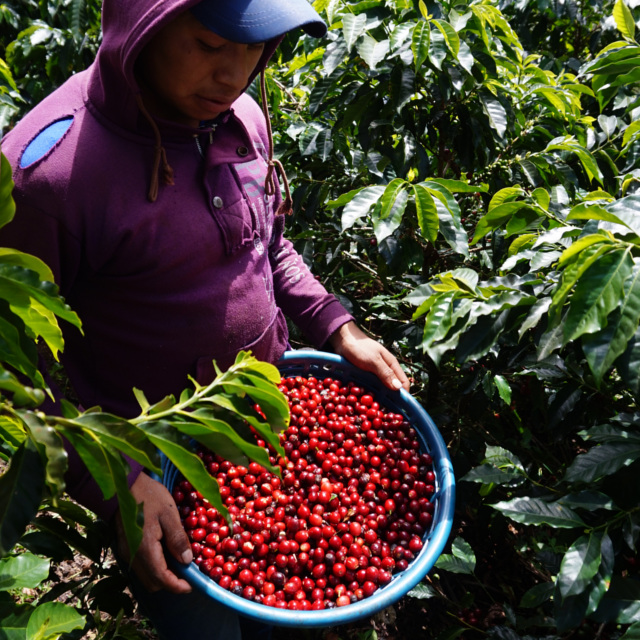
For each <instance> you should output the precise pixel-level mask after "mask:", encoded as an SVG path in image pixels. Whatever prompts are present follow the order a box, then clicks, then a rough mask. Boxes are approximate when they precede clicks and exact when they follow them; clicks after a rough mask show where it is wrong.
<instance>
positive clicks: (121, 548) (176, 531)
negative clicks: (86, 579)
mask: <svg viewBox="0 0 640 640" xmlns="http://www.w3.org/2000/svg"><path fill="white" fill-rule="evenodd" d="M131 494H132V495H133V497H134V498H135V499H136V502H137V503H138V504H140V503H143V513H144V525H143V527H142V542H141V544H140V547H139V548H138V551H137V552H136V555H135V556H134V558H133V562H132V563H131V568H132V569H133V571H134V572H135V574H136V576H137V577H138V579H139V580H140V582H142V584H143V586H144V587H145V588H146V589H147V591H150V592H154V591H160V590H161V589H164V590H166V591H170V592H172V593H189V592H190V591H191V585H190V584H189V583H188V582H187V581H186V580H182V579H181V578H178V576H177V575H176V574H175V573H173V572H172V571H171V570H170V569H169V568H168V567H167V561H166V559H165V557H164V549H163V545H162V543H163V542H164V545H165V546H166V548H167V550H168V551H169V553H170V554H171V555H172V556H173V557H174V558H175V559H176V560H178V562H182V563H184V564H189V563H190V562H191V561H192V560H193V552H192V551H191V544H190V543H189V538H188V537H187V534H186V532H185V530H184V528H183V526H182V523H181V522H180V515H179V514H178V508H177V507H176V504H175V502H174V500H173V497H172V496H171V494H170V493H169V491H168V490H167V489H166V488H165V487H164V486H163V485H162V484H161V483H160V482H158V481H156V480H153V479H152V478H150V477H149V476H148V475H147V474H146V473H141V474H140V475H139V476H138V477H137V478H136V480H135V482H134V483H133V484H132V485H131ZM116 536H117V546H118V552H119V553H120V555H121V556H122V557H123V558H124V559H125V560H127V561H129V560H130V559H131V552H130V551H129V546H128V544H127V540H126V537H125V535H124V529H123V526H122V517H121V515H120V512H118V513H117V515H116Z"/></svg>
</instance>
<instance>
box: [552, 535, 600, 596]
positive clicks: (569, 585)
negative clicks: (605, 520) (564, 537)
mask: <svg viewBox="0 0 640 640" xmlns="http://www.w3.org/2000/svg"><path fill="white" fill-rule="evenodd" d="M601 542H602V533H601V532H593V533H591V534H589V535H584V536H580V538H578V539H577V540H576V541H575V542H574V543H573V544H572V545H571V546H570V547H569V549H568V550H567V552H566V553H565V554H564V557H563V558H562V563H561V565H560V573H559V574H558V579H557V584H558V587H559V589H560V593H561V595H562V597H563V598H566V597H568V596H575V595H578V594H580V593H582V592H583V591H584V590H585V589H586V588H587V586H588V585H589V583H590V582H591V580H592V578H593V577H594V576H595V575H596V573H597V572H598V568H599V567H600V545H601Z"/></svg>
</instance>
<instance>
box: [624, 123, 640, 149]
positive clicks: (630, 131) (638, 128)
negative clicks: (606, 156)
mask: <svg viewBox="0 0 640 640" xmlns="http://www.w3.org/2000/svg"><path fill="white" fill-rule="evenodd" d="M638 132H640V120H635V121H634V122H632V123H631V124H630V125H629V126H628V127H627V128H626V129H625V130H624V135H623V136H622V146H623V147H626V146H627V145H628V144H629V142H630V141H631V139H632V138H634V139H635V136H636V134H637V133H638Z"/></svg>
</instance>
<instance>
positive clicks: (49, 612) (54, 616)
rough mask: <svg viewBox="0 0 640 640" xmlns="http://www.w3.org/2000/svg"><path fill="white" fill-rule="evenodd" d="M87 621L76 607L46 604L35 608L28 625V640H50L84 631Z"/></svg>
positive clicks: (54, 603) (58, 603)
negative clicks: (72, 632)
mask: <svg viewBox="0 0 640 640" xmlns="http://www.w3.org/2000/svg"><path fill="white" fill-rule="evenodd" d="M85 624H86V620H85V619H84V618H83V617H82V616H81V615H80V614H79V613H78V612H77V611H76V610H75V608H74V607H71V606H69V605H66V604H63V603H62V602H45V603H44V604H40V605H38V606H37V607H36V608H35V611H34V612H33V613H32V614H31V617H30V618H29V623H28V624H27V640H50V639H54V638H56V639H57V638H59V637H60V636H61V635H62V634H63V633H71V631H73V630H74V629H82V628H84V626H85Z"/></svg>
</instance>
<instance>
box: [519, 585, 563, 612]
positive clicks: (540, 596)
mask: <svg viewBox="0 0 640 640" xmlns="http://www.w3.org/2000/svg"><path fill="white" fill-rule="evenodd" d="M554 589H555V585H554V584H553V582H541V583H540V584H536V585H535V586H533V587H531V589H529V590H528V591H527V592H526V593H525V594H524V595H523V596H522V599H521V600H520V606H521V607H524V608H525V609H535V608H536V607H539V606H540V605H541V604H544V603H545V602H547V601H548V600H549V599H550V598H551V596H552V595H553V591H554Z"/></svg>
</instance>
